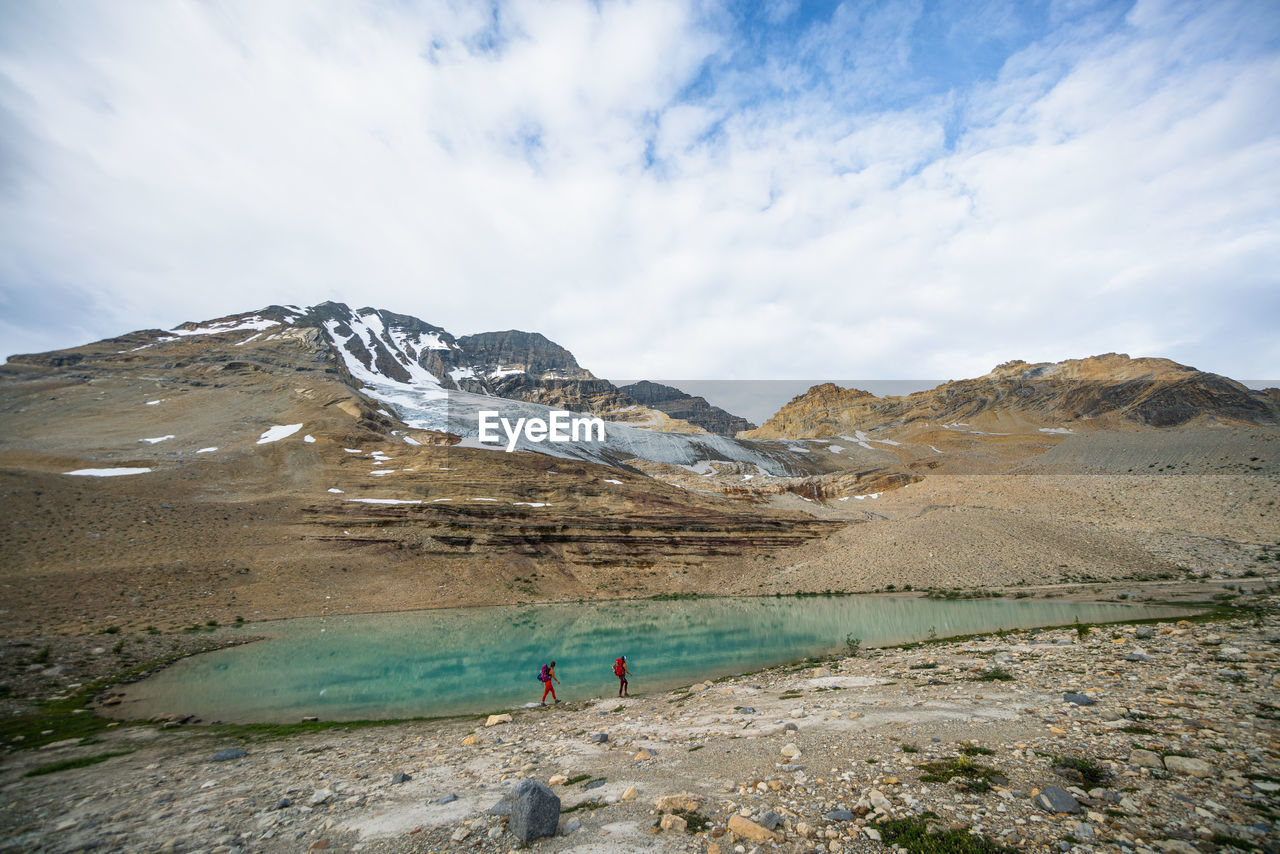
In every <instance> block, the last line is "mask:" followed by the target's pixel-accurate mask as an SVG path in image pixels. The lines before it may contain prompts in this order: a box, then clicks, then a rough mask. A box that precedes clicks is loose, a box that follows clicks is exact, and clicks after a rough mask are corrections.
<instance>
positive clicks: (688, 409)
mask: <svg viewBox="0 0 1280 854" xmlns="http://www.w3.org/2000/svg"><path fill="white" fill-rule="evenodd" d="M619 390H620V391H622V392H623V393H625V394H628V395H630V396H631V397H632V398H633V399H634V400H635V401H636V402H637V403H638V404H640V405H641V406H643V407H647V408H648V409H656V410H658V411H659V412H663V413H665V414H666V415H668V416H669V417H671V418H675V419H678V420H680V421H685V422H688V423H689V424H693V425H695V426H697V427H699V428H701V429H703V430H706V431H707V432H708V433H717V434H719V435H721V436H736V435H737V434H738V433H740V432H742V431H743V430H753V429H755V426H756V425H754V424H752V423H751V422H750V421H748V420H747V419H745V418H742V417H740V416H737V415H734V414H733V413H731V412H726V411H724V410H723V409H721V408H720V407H718V406H714V405H712V404H711V403H708V402H707V400H706V398H703V397H695V396H694V395H691V394H686V393H685V392H683V391H681V390H680V389H678V388H675V387H673V386H669V385H663V384H662V383H655V382H649V381H648V380H641V381H640V382H637V383H631V384H630V385H624V386H622V387H621V388H620V389H619Z"/></svg>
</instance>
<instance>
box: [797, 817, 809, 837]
mask: <svg viewBox="0 0 1280 854" xmlns="http://www.w3.org/2000/svg"><path fill="white" fill-rule="evenodd" d="M796 833H798V834H799V835H800V836H801V837H802V838H804V839H808V838H809V837H811V836H813V827H812V826H811V825H810V824H809V823H808V822H806V821H801V822H797V823H796Z"/></svg>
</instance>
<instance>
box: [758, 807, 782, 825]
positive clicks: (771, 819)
mask: <svg viewBox="0 0 1280 854" xmlns="http://www.w3.org/2000/svg"><path fill="white" fill-rule="evenodd" d="M780 824H782V816H780V815H778V814H777V813H776V812H774V811H773V810H766V811H765V813H764V815H762V816H760V826H761V827H764V828H766V829H768V830H777V829H778V825H780Z"/></svg>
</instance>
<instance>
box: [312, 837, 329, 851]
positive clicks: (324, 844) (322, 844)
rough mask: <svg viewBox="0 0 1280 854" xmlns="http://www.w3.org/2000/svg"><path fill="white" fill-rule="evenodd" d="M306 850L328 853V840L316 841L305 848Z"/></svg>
mask: <svg viewBox="0 0 1280 854" xmlns="http://www.w3.org/2000/svg"><path fill="white" fill-rule="evenodd" d="M307 850H308V851H328V850H329V840H327V839H317V840H316V841H315V842H312V843H311V844H310V845H308V846H307Z"/></svg>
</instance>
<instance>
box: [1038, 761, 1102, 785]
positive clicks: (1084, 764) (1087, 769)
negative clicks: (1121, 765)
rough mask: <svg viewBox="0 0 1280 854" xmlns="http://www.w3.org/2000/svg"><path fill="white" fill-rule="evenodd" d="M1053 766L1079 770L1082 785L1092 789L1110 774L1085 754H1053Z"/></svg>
mask: <svg viewBox="0 0 1280 854" xmlns="http://www.w3.org/2000/svg"><path fill="white" fill-rule="evenodd" d="M1052 761H1053V764H1054V767H1056V768H1070V769H1072V770H1074V771H1079V772H1080V776H1081V777H1082V778H1084V787H1085V788H1086V789H1092V788H1095V787H1097V786H1100V785H1101V784H1102V783H1103V781H1105V780H1106V779H1107V778H1108V777H1110V776H1111V775H1110V774H1109V773H1108V772H1107V770H1106V769H1105V768H1103V767H1102V766H1101V765H1099V764H1098V763H1097V762H1095V761H1094V760H1092V759H1089V758H1088V757H1086V756H1054V757H1053V759H1052Z"/></svg>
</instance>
